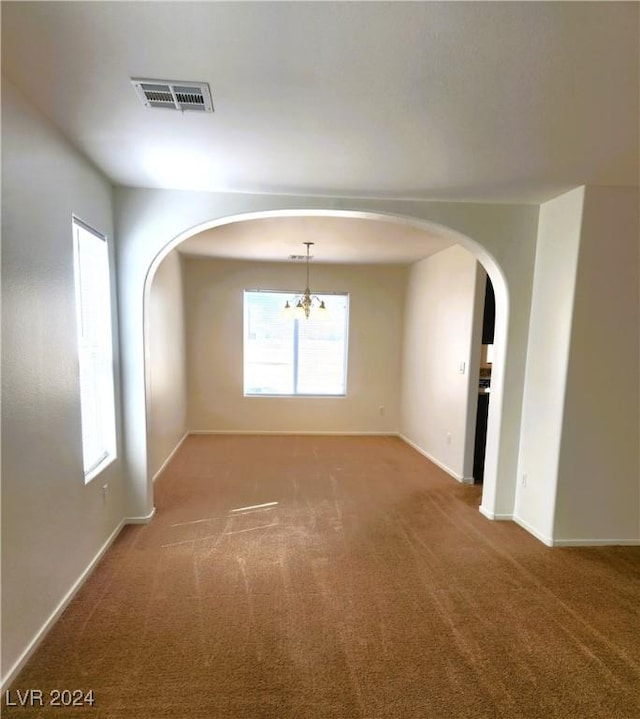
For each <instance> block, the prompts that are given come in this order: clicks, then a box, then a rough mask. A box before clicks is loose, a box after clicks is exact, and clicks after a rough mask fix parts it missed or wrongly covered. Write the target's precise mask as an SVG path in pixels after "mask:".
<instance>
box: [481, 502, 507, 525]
mask: <svg viewBox="0 0 640 719" xmlns="http://www.w3.org/2000/svg"><path fill="white" fill-rule="evenodd" d="M478 511H479V512H480V514H482V515H484V516H485V517H486V518H487V519H490V520H492V521H497V522H505V521H510V520H512V519H513V514H511V513H508V514H500V513H496V512H492V511H491V510H490V509H487V508H486V507H485V506H483V505H482V504H481V505H480V506H479V507H478Z"/></svg>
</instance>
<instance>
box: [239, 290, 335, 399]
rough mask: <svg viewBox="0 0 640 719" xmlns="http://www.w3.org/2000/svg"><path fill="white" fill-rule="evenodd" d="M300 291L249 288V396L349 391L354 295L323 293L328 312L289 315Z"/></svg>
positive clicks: (246, 307)
mask: <svg viewBox="0 0 640 719" xmlns="http://www.w3.org/2000/svg"><path fill="white" fill-rule="evenodd" d="M294 294H295V293H293V292H286V293H285V292H266V291H245V293H244V393H245V395H332V396H336V395H337V396H340V395H344V394H346V376H347V327H348V311H349V296H348V295H345V294H332V295H318V297H319V299H321V300H324V302H325V305H326V308H327V309H326V312H325V313H317V314H314V312H313V310H311V316H310V317H309V318H308V319H305V318H304V317H303V318H299V319H298V318H296V319H292V318H290V317H287V316H286V315H285V313H284V310H283V308H284V304H285V301H286V300H287V299H290V298H291V297H292V296H293V295H294Z"/></svg>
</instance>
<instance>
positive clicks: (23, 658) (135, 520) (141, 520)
mask: <svg viewBox="0 0 640 719" xmlns="http://www.w3.org/2000/svg"><path fill="white" fill-rule="evenodd" d="M155 511H156V510H155V507H154V508H153V509H152V510H151V512H150V513H149V514H148V515H147V516H146V517H126V518H124V519H122V520H120V522H119V523H118V525H117V527H116V528H115V529H114V530H113V532H111V534H110V535H109V536H108V537H107V540H106V541H105V542H104V544H103V545H102V547H100V549H99V550H98V551H97V553H96V554H95V556H94V557H93V559H92V560H91V561H90V562H89V564H88V565H87V567H86V569H85V570H84V571H83V572H82V574H81V575H80V576H79V577H78V579H76V581H75V582H74V583H73V584H72V585H71V588H70V589H69V591H68V592H67V593H66V594H65V595H64V597H63V598H62V599H61V600H60V602H59V603H58V606H57V607H56V608H55V609H54V610H53V612H51V614H50V615H49V617H48V619H47V620H46V621H45V623H44V624H43V625H42V627H40V629H39V630H38V632H37V633H36V635H35V636H34V637H33V639H32V640H31V641H30V642H29V644H28V645H27V648H26V649H25V650H24V651H23V652H22V654H21V655H20V657H19V658H18V660H17V661H16V662H15V663H14V664H13V666H12V667H11V669H9V671H8V672H7V673H6V674H5V676H4V677H2V681H0V693H1V694H4V693H5V691H6V689H7V688H8V686H9V685H10V684H11V682H12V681H13V680H14V679H15V678H16V676H17V675H18V674H19V672H20V670H21V669H22V668H23V667H24V665H25V664H26V663H27V661H29V659H30V658H31V655H32V654H33V653H34V652H35V650H36V649H37V648H38V646H39V645H40V643H41V642H42V640H43V639H44V638H45V636H46V635H47V633H48V632H49V630H50V629H51V628H52V627H53V625H54V624H55V623H56V621H57V620H58V619H59V618H60V616H61V614H62V612H64V610H65V609H66V608H67V607H68V606H69V604H70V602H71V600H72V599H73V598H74V597H75V595H76V594H77V593H78V591H79V589H80V587H82V585H83V584H84V583H85V581H86V580H87V578H88V577H89V575H90V574H91V572H93V570H94V569H95V568H96V566H97V565H98V562H99V561H100V560H101V559H102V557H103V556H104V553H105V552H106V551H107V549H109V547H110V546H111V545H112V544H113V542H114V541H115V539H116V537H117V536H118V535H119V534H120V531H121V530H122V528H123V527H124V526H125V524H146V523H147V522H150V521H151V519H152V518H153V515H154V514H155Z"/></svg>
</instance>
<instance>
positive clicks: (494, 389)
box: [143, 209, 509, 519]
mask: <svg viewBox="0 0 640 719" xmlns="http://www.w3.org/2000/svg"><path fill="white" fill-rule="evenodd" d="M287 217H298V218H308V219H310V220H312V219H313V218H324V217H332V218H354V219H367V220H372V221H375V222H384V223H391V224H392V225H395V226H398V227H410V228H414V229H417V230H420V231H424V232H426V233H437V234H438V235H439V236H441V237H446V238H447V239H448V240H450V242H451V244H452V245H454V244H455V245H459V246H461V247H462V248H464V249H465V250H467V252H469V253H470V254H471V255H472V256H473V257H474V258H475V259H476V260H477V261H478V262H479V264H480V265H481V266H482V268H483V269H484V271H485V272H486V273H487V276H488V277H489V278H490V280H491V282H492V284H493V287H494V292H495V302H496V314H495V317H496V319H495V339H494V362H493V370H492V380H491V403H490V406H489V417H488V428H487V440H486V454H485V465H484V482H483V490H482V504H481V507H480V511H481V512H482V513H483V514H484V515H485V516H487V517H488V518H491V519H493V518H496V516H497V515H496V513H494V512H493V510H492V507H493V506H494V505H495V498H496V495H497V492H498V482H499V476H500V472H499V470H500V467H499V464H500V442H501V423H502V404H503V393H504V377H505V365H506V362H507V329H508V317H509V306H508V303H509V293H508V288H507V282H506V278H505V275H504V273H503V271H502V269H501V267H500V266H499V264H498V262H497V261H496V260H495V258H494V257H493V255H492V254H491V253H490V252H489V251H488V250H487V249H486V248H485V247H484V246H483V245H482V244H480V243H479V242H478V241H476V240H474V239H473V238H472V237H469V236H467V235H465V234H462V233H460V232H458V231H456V230H454V229H451V228H450V227H447V226H445V225H442V224H438V223H435V222H431V221H427V220H424V219H419V218H414V217H408V216H404V215H394V214H388V213H383V212H361V211H349V210H318V209H312V210H305V209H295V210H270V211H262V212H248V213H241V214H236V215H229V216H226V217H222V218H217V219H214V220H210V221H206V222H202V223H199V224H197V225H194V226H192V227H189V228H188V229H186V230H184V231H183V232H181V233H179V234H178V235H176V236H175V237H174V238H173V239H172V240H170V241H169V242H168V243H166V244H165V246H164V247H163V248H162V249H161V250H160V251H159V252H158V253H157V254H156V255H155V257H154V258H153V260H152V261H151V263H150V265H149V267H148V269H147V272H146V276H145V281H144V290H143V338H144V389H145V398H144V400H145V410H146V411H145V416H146V419H147V442H148V422H149V411H150V407H149V399H150V391H149V390H150V376H149V374H150V373H149V303H150V294H151V287H152V284H153V280H154V278H155V276H156V273H157V272H158V269H159V268H160V266H161V264H162V262H163V261H164V260H165V258H167V256H168V255H169V254H170V253H171V252H172V251H173V250H174V249H176V248H178V247H179V246H180V245H181V244H182V243H184V242H185V241H187V240H188V239H190V238H192V237H194V236H196V235H199V234H200V233H203V232H205V231H207V230H211V229H215V228H218V227H222V226H225V225H232V224H234V223H242V222H246V221H250V220H257V219H266V218H287ZM472 369H473V368H472V367H469V370H472ZM469 381H471V380H469ZM469 411H471V408H470V409H469ZM473 411H474V412H475V407H473ZM467 420H469V417H467ZM474 428H475V416H474V417H473V421H467V435H466V438H465V441H466V442H469V441H472V437H470V436H469V434H470V433H472V431H473V429H474ZM188 429H193V428H188ZM401 434H402V433H401ZM147 451H148V444H147ZM150 475H151V473H150V472H149V476H147V482H148V484H149V492H152V489H151V486H150V485H151V480H152V477H151V476H150ZM501 481H503V482H504V481H505V480H504V479H503V480H501Z"/></svg>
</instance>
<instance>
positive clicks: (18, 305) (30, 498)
mask: <svg viewBox="0 0 640 719" xmlns="http://www.w3.org/2000/svg"><path fill="white" fill-rule="evenodd" d="M73 213H75V214H76V215H77V216H78V217H80V218H81V219H82V220H84V221H85V222H86V223H88V224H90V225H91V226H93V227H95V228H96V229H97V230H99V231H100V232H102V233H103V234H105V235H107V237H108V238H109V240H110V242H111V241H112V240H113V227H112V191H111V187H110V185H109V184H108V183H107V181H106V180H105V179H104V178H103V177H102V176H101V175H100V174H99V173H98V172H97V171H96V170H95V169H94V168H93V167H92V166H91V165H90V164H89V163H88V162H87V161H86V160H85V159H84V158H83V157H82V156H81V155H80V154H79V153H78V152H76V151H75V150H74V149H73V148H72V147H71V146H70V145H69V144H68V143H67V142H66V140H65V139H64V138H63V137H62V136H61V135H60V134H59V133H57V132H56V131H54V130H53V129H52V127H51V125H50V124H49V123H48V122H47V121H46V120H45V119H44V118H43V117H42V116H41V115H39V113H38V112H37V111H36V110H35V109H34V108H32V107H31V106H30V105H29V104H28V103H27V102H26V100H24V99H23V98H22V96H21V95H19V93H18V92H17V91H16V90H15V89H14V88H13V87H12V85H11V84H10V83H9V82H8V81H7V80H6V79H5V78H3V82H2V340H3V341H2V667H3V676H4V677H7V676H8V675H10V674H11V672H12V670H13V668H14V667H15V665H16V663H17V662H19V660H20V659H21V657H22V655H23V653H24V652H25V650H26V649H27V648H28V646H29V645H30V643H31V642H32V641H33V640H34V638H35V637H36V635H37V634H38V632H39V631H40V630H41V629H42V627H43V625H44V624H45V623H46V621H47V620H48V619H49V617H50V616H51V614H52V613H53V612H54V610H55V609H56V607H57V606H58V604H59V603H60V602H61V600H62V599H63V598H64V596H65V595H66V594H67V592H68V591H69V590H70V589H71V587H72V586H73V585H74V583H75V582H76V581H77V580H78V579H79V577H80V576H81V575H82V573H83V572H84V571H85V570H86V569H87V567H88V566H89V564H90V563H91V561H92V559H93V558H94V557H95V555H96V554H97V553H98V551H99V550H100V549H101V547H102V546H103V545H104V543H105V542H106V540H107V539H108V538H109V537H110V535H111V534H112V532H113V531H114V529H115V528H116V527H117V526H118V525H119V523H120V521H121V520H122V518H123V516H124V513H125V512H124V507H125V503H124V484H123V472H122V465H123V463H122V461H121V460H117V461H116V462H115V463H113V464H111V465H110V466H109V467H108V468H107V469H106V470H105V471H104V472H103V473H102V474H100V475H99V476H98V477H96V478H95V479H94V480H92V481H91V482H90V483H89V484H88V485H86V486H85V482H84V475H83V468H82V445H81V442H82V440H81V426H80V394H79V375H78V353H77V343H76V324H75V295H74V293H75V287H74V266H73V244H72V226H71V223H72V214H73ZM114 314H115V313H114ZM116 336H117V333H116ZM116 356H117V355H116ZM117 394H118V393H117ZM119 451H120V452H121V445H120V447H119ZM103 485H108V490H107V492H106V497H105V500H104V501H103V489H102V488H103Z"/></svg>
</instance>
